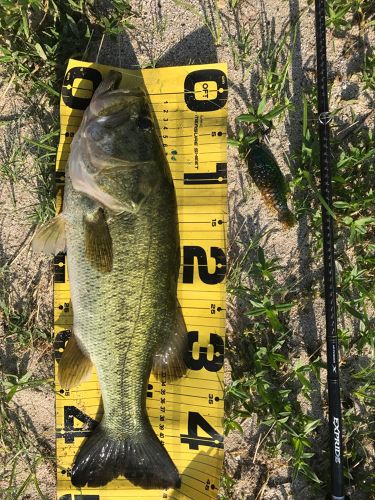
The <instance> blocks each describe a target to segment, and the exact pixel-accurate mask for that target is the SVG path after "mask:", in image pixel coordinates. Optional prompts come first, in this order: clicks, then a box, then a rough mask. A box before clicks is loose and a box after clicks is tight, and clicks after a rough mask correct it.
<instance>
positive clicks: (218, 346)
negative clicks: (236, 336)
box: [185, 332, 224, 372]
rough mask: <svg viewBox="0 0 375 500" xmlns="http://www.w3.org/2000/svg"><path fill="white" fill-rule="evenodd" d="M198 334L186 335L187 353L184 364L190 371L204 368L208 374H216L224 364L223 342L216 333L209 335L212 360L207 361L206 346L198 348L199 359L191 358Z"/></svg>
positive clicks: (190, 333)
mask: <svg viewBox="0 0 375 500" xmlns="http://www.w3.org/2000/svg"><path fill="white" fill-rule="evenodd" d="M198 335H199V332H189V333H188V344H189V351H188V352H187V354H186V356H185V363H186V366H187V367H188V368H190V369H191V370H201V369H202V368H205V369H206V370H207V371H209V372H217V371H219V370H220V368H221V367H222V366H223V363H224V340H223V339H222V338H221V337H220V336H219V335H217V334H216V333H210V343H209V345H212V346H213V351H214V353H213V359H212V360H209V359H208V357H207V353H208V345H207V346H199V358H198V359H194V358H193V347H194V343H195V342H199V340H198Z"/></svg>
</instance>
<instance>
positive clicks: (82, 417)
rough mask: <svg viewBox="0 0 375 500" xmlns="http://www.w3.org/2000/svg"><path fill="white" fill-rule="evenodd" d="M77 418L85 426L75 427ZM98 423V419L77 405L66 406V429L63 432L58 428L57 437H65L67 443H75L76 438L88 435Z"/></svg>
mask: <svg viewBox="0 0 375 500" xmlns="http://www.w3.org/2000/svg"><path fill="white" fill-rule="evenodd" d="M75 418H76V419H77V420H79V421H80V422H82V424H84V425H83V427H74V419H75ZM97 425H98V422H97V421H96V420H94V419H92V418H91V417H89V416H88V415H86V413H83V411H81V410H80V409H79V408H77V407H76V406H64V429H63V432H61V430H60V429H57V432H56V437H58V438H64V440H65V443H74V438H76V437H87V436H88V435H89V434H91V431H92V430H93V429H94V428H95V427H96V426H97ZM59 431H60V432H59Z"/></svg>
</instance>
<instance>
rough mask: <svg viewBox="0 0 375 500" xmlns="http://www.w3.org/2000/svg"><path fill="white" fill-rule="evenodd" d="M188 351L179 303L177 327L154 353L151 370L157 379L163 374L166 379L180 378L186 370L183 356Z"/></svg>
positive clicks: (186, 336)
mask: <svg viewBox="0 0 375 500" xmlns="http://www.w3.org/2000/svg"><path fill="white" fill-rule="evenodd" d="M187 351H188V335H187V329H186V324H185V320H184V316H183V314H182V309H181V306H180V304H178V307H177V327H176V330H175V331H173V332H172V334H171V335H170V336H169V338H168V341H167V343H166V344H165V345H163V347H162V348H161V349H160V350H159V351H158V352H157V353H156V354H155V356H154V363H153V365H152V371H153V374H154V375H155V377H156V378H157V379H158V380H161V379H162V377H163V375H164V376H166V378H167V380H170V381H172V380H176V379H178V378H181V377H183V376H184V375H185V373H186V372H187V366H186V364H185V361H184V358H185V355H186V353H187Z"/></svg>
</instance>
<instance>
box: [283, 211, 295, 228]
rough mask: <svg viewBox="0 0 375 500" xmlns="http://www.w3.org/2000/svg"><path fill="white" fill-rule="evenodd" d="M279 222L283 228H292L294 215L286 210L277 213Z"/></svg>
mask: <svg viewBox="0 0 375 500" xmlns="http://www.w3.org/2000/svg"><path fill="white" fill-rule="evenodd" d="M279 221H280V222H281V223H282V224H283V226H285V227H292V226H294V224H295V223H296V218H295V216H294V214H293V213H292V212H291V211H290V210H289V209H288V208H287V209H286V210H282V211H280V212H279Z"/></svg>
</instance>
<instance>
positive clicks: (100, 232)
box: [83, 208, 113, 273]
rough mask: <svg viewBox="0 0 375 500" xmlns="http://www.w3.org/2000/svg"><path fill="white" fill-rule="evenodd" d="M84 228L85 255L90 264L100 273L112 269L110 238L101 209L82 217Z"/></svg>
mask: <svg viewBox="0 0 375 500" xmlns="http://www.w3.org/2000/svg"><path fill="white" fill-rule="evenodd" d="M83 223H84V228H85V255H86V258H87V260H88V261H89V262H90V264H91V265H92V266H93V267H94V268H95V269H97V270H98V271H100V272H101V273H108V272H109V271H111V270H112V267H113V247H112V238H111V234H110V232H109V227H108V224H107V221H106V217H105V213H104V210H103V209H102V208H98V209H97V210H95V211H94V212H92V213H89V214H86V215H84V216H83Z"/></svg>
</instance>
